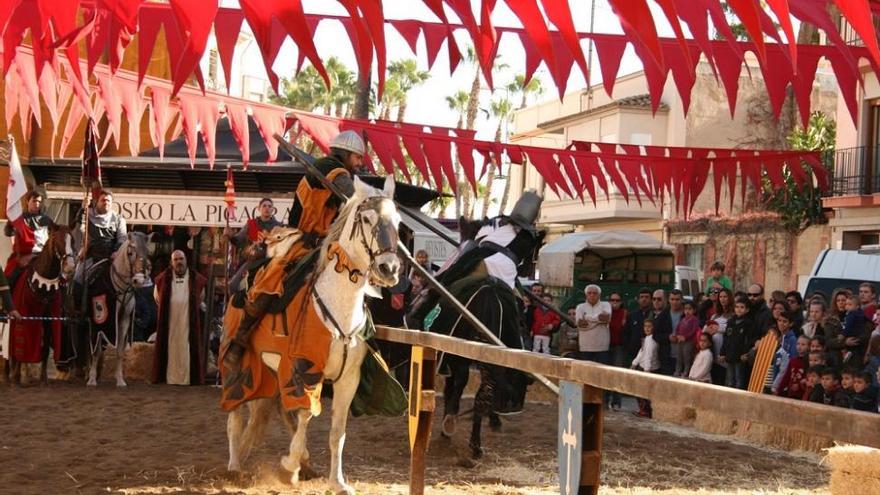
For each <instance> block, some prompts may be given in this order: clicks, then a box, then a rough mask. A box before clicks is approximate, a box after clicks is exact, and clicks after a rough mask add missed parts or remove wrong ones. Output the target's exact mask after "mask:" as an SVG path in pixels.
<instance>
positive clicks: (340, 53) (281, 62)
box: [221, 0, 671, 139]
mask: <svg viewBox="0 0 880 495" xmlns="http://www.w3.org/2000/svg"><path fill="white" fill-rule="evenodd" d="M570 3H571V5H572V14H573V18H574V23H575V28H576V29H577V30H578V31H589V30H590V5H591V2H590V0H580V1H579V0H574V1H571V2H570ZM595 4H596V5H595V25H594V31H596V32H604V33H621V32H622V31H621V29H620V24H619V22H618V21H617V17H616V16H615V15H614V13H613V12H612V11H611V8H610V6H609V5H608V3H607V2H606V1H605V0H596V1H595ZM221 5H223V6H229V7H235V6H237V1H235V0H228V1H224V2H221ZM383 5H384V12H385V16H386V17H387V18H389V19H419V20H427V21H435V20H436V18H435V17H434V15H433V14H432V13H431V12H430V10H428V8H427V7H425V5H424V4H423V3H422V2H420V1H414V0H384V1H383ZM474 5H475V7H476V5H477V3H476V2H474ZM303 6H304V8H305V11H306V12H308V13H321V14H335V15H346V11H345V9H344V8H343V7H342V6H341V5H340V4H339V3H337V2H328V1H326V0H304V1H303ZM652 7H653V5H652ZM448 15H449V18H450V20H455V19H456V16H455V15H454V14H453V13H451V12H449V13H448ZM655 19H656V22H657V24H658V29H659V30H660V33H661V35H670V34H671V31H670V30H669V28H668V25H666V23H665V21H664V20H663V19H662V16H655ZM492 20H493V23H494V24H495V25H496V26H512V27H519V26H520V23H519V20H518V19H517V18H516V16H514V15H513V13H512V12H511V11H510V10H509V9H508V8H507V6H506V5H505V3H504V2H498V4H497V6H496V8H495V11H494V13H493V17H492ZM245 29H247V27H246V24H245ZM456 37H457V40H458V44H459V46H460V47H461V48H462V49H464V47H465V46H467V44H468V43H469V38H468V36H467V33H465V32H464V31H460V32H458V33H457V34H456ZM386 38H387V57H388V61H389V62H390V61H393V60H398V59H403V58H415V59H416V60H417V62H418V64H419V68H420V69H423V70H427V69H428V65H427V57H426V56H425V53H426V51H425V47H424V40H420V41H419V52H418V55H413V54H412V52H411V51H410V49H409V46H408V45H407V44H406V42H405V41H404V40H403V38H402V37H401V36H400V35H399V34H398V33H397V32H396V30H395V29H393V28H390V27H387V28H386ZM315 45H316V46H317V48H318V52H319V54H320V55H321V57H322V58H328V57H330V56H336V57H338V58H340V59H341V60H342V61H343V62H344V63H345V64H347V65H348V66H349V67H351V68H353V69H354V68H355V67H356V62H355V57H354V52H353V50H352V48H351V44H350V43H349V41H348V36H347V34H346V33H345V30H344V29H343V28H342V26H341V25H340V24H339V23H338V22H333V21H325V22H322V23H321V24H320V26H319V27H318V30H317V32H316V33H315ZM582 46H583V47H584V51H585V53H586V52H587V47H588V43H587V42H586V41H584V42H583V43H582ZM443 50H444V51H445V45H444V48H443ZM498 53H499V55H500V61H501V62H502V63H504V64H507V65H508V68H507V69H505V70H503V71H502V72H500V73H498V74H496V75H495V80H496V81H495V86H496V88H503V86H504V85H506V84H507V83H508V82H509V81H510V80H511V79H512V78H513V76H514V75H516V74H521V73H523V72H524V70H525V57H524V52H523V49H522V47H521V46H520V44H519V40H518V39H516V38H512V37H510V38H508V37H505V38H503V39H502V43H501V45H500V47H499V50H498ZM244 63H245V64H253V68H250V67H248V68H247V69H246V71H247V72H254V73H258V74H265V73H264V72H263V69H262V61H260V60H247V61H245V62H244ZM295 63H296V47H295V45H294V44H293V43H292V42H291V41H290V40H287V41H286V42H285V44H284V46H283V47H282V49H281V52H280V54H279V56H278V58H277V60H276V62H275V65H274V69H275V70H276V72H278V73H279V74H280V75H282V76H289V75H292V74H293V69H294V66H295ZM592 67H593V70H592V72H591V74H592V77H591V79H592V80H593V82H594V83H595V82H598V81H599V80H600V77H599V67H598V63H597V62H596V57H595V53H594V55H593V64H592ZM640 69H641V63H640V62H639V60H638V58H636V56H635V55H634V53H633V52H632V48H628V49H627V53H626V54H625V56H624V59H623V62H622V64H621V68H620V75H623V74H627V73H631V72H635V71H638V70H640ZM475 70H476V69H475V68H474V67H473V66H469V65H468V64H466V63H462V64H460V65H459V67H458V69H457V70H456V71H455V73H453V74H452V75H451V76H450V74H449V65H448V61H447V58H446V56H445V54H443V53H441V55H440V56H438V57H437V60H436V62H435V64H434V66H433V67H432V68H431V70H430V72H431V78H430V79H429V80H428V81H427V82H426V83H425V84H424V85H422V86H420V87H418V88H416V89H414V90H413V91H412V92H411V93H410V97H409V102H410V103H409V105H408V109H407V115H406V120H407V121H410V122H418V123H425V124H433V125H444V126H450V127H452V126H455V124H456V121H457V120H458V116H457V115H456V114H455V112H453V111H451V110H450V109H449V108H448V106H447V104H446V100H445V97H446V96H448V95H451V94H453V93H455V92H456V91H458V90H460V89H462V90H466V91H469V90H470V87H471V82H472V80H473V77H474V73H475ZM536 77H537V78H539V79H541V82H542V84H543V86H544V88H545V92H544V94H543V96H541V97H540V99H542V100H546V99H550V98H556V97H557V96H556V95H557V90H556V87H555V86H554V84H553V81H552V79H551V78H550V77H549V75H548V74H547V72H546V69H545V68H544V67H543V65H542V66H541V67H539V68H538V71H537V73H536ZM374 81H375V78H374ZM484 86H485V84H484ZM584 87H586V82H585V81H584V78H583V76H582V74H581V73H580V71H579V70H578V69H577V67H575V68H574V70H572V75H571V77H570V79H569V81H568V88H567V91H569V92H570V91H574V90H577V89H579V88H584ZM502 95H503V90H500V92H496V95H495V96H494V97H496V98H497V97H501V96H502ZM492 97H493V95H491V92H490V90H489V88H488V87H484V89H483V90H482V93H481V107H488V103H489V101H490V99H491V98H492ZM496 126H497V122H493V121H491V120H489V119H488V118H487V117H486V116H485V114H483V113H482V112H480V117H479V119H478V122H477V130H478V137H480V138H484V139H491V138H492V137H493V136H494V133H495V128H496Z"/></svg>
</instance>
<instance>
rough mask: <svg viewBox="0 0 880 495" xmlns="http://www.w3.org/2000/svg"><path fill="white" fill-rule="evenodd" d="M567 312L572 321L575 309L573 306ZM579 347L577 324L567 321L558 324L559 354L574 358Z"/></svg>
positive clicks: (575, 315)
mask: <svg viewBox="0 0 880 495" xmlns="http://www.w3.org/2000/svg"><path fill="white" fill-rule="evenodd" d="M567 314H568V317H569V318H570V319H571V320H572V321H576V318H577V311H575V309H574V308H570V309H569V310H568V312H567ZM579 349H580V348H579V347H578V328H577V325H575V326H571V325H569V324H568V323H567V322H562V324H561V325H559V355H560V356H562V357H570V358H574V357H575V355H576V354H577V353H578V350H579Z"/></svg>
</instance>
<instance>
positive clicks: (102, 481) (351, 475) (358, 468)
mask: <svg viewBox="0 0 880 495" xmlns="http://www.w3.org/2000/svg"><path fill="white" fill-rule="evenodd" d="M218 398H219V390H218V389H217V388H213V387H194V388H181V387H170V386H150V385H145V384H138V383H134V384H130V386H129V388H128V389H124V390H117V389H116V388H115V387H114V386H113V385H112V384H110V383H106V382H105V383H102V384H101V387H100V388H98V389H95V390H89V389H86V388H85V386H84V385H82V384H66V383H53V384H52V385H50V386H49V387H39V386H37V387H28V388H13V387H10V386H7V385H3V386H0V418H2V419H0V493H9V494H31V493H33V494H37V493H39V494H44V493H52V494H61V493H83V494H92V493H122V494H140V493H210V494H233V493H308V494H324V493H325V492H326V490H327V488H328V485H327V483H326V482H325V480H323V479H316V480H311V481H308V482H305V483H303V484H301V485H299V486H297V487H294V486H292V485H290V484H289V482H288V481H287V478H288V475H287V474H286V473H285V472H284V471H283V470H282V469H281V468H280V466H279V458H280V456H281V455H283V454H284V453H286V450H287V446H288V442H289V439H288V437H287V436H286V433H285V432H284V431H283V428H282V426H281V424H280V421H278V420H277V418H276V420H275V421H274V424H275V426H273V427H270V428H269V432H268V435H267V439H266V442H265V443H264V445H263V446H262V447H261V448H259V449H258V450H257V451H256V452H255V453H254V455H253V456H252V457H251V459H250V461H249V462H248V464H247V465H246V466H245V468H246V469H247V471H248V474H246V475H244V476H243V477H240V478H236V477H232V476H230V475H229V474H227V472H226V461H227V451H226V429H225V424H226V421H225V419H226V418H225V414H224V413H223V412H222V411H221V410H220V408H219V406H218ZM326 407H327V408H328V410H329V404H327V405H326ZM463 407H467V404H465V405H464V406H463ZM556 415H557V411H556V407H555V406H554V405H550V404H529V405H528V406H527V408H526V410H525V412H524V413H523V414H521V415H518V416H513V417H510V418H506V419H505V423H504V427H503V430H502V432H500V433H495V432H491V431H490V430H489V429H488V428H487V427H484V429H483V431H484V437H483V438H484V441H483V442H484V443H483V445H484V448H485V451H486V455H485V458H484V459H483V460H482V461H481V462H480V463H479V464H478V465H477V466H476V467H472V468H464V467H460V466H459V465H458V463H459V461H460V458H459V454H458V452H459V451H460V452H462V453H463V452H465V451H466V448H465V447H466V444H467V435H466V432H465V431H464V430H463V429H461V428H460V431H459V432H458V433H457V435H456V438H455V439H454V440H453V441H452V442H449V441H448V440H443V439H441V438H440V437H439V434H438V433H437V428H436V426H437V425H438V424H439V421H435V432H434V433H435V435H434V440H433V441H432V444H431V450H430V451H429V458H428V466H429V467H428V472H427V480H428V483H429V485H430V486H429V489H428V493H433V494H444V495H447V494H483V495H489V494H491V495H504V494H544V493H547V494H549V493H558V485H557V484H556V483H557V475H556V469H557V468H556V459H555V457H556ZM465 423H466V422H465ZM461 424H464V423H461ZM605 424H606V428H605V438H604V442H605V450H604V459H603V466H602V482H603V488H602V491H601V493H603V494H614V495H617V494H641V493H664V494H667V493H668V494H697V493H730V494H734V493H738V494H743V493H761V494H771V493H778V494H783V493H784V494H801V493H811V494H812V493H826V492H827V485H828V477H829V474H828V472H827V468H826V467H825V466H823V465H822V463H821V459H820V458H819V457H818V456H815V455H808V454H799V455H792V454H788V453H785V452H779V451H773V450H769V449H763V448H758V447H754V446H750V445H746V444H743V443H735V442H731V441H729V440H727V439H723V438H721V437H713V436H708V435H703V434H698V433H695V432H693V431H690V430H686V429H681V428H677V427H671V426H666V425H661V424H657V423H655V422H652V421H648V420H641V419H638V418H635V417H633V416H632V415H630V414H628V413H626V412H616V413H608V414H607V415H606V423H605ZM328 425H329V414H324V415H322V416H321V417H319V418H317V419H315V420H313V421H312V423H311V425H310V426H311V427H310V432H309V448H310V451H311V454H312V462H313V466H314V467H315V468H316V469H317V470H318V472H320V473H326V471H327V469H328V459H327V455H328V448H327V430H328ZM406 432H407V427H406V419H405V418H358V419H352V420H350V421H349V426H348V436H347V442H346V448H345V454H344V469H345V472H346V475H347V477H348V480H349V482H351V483H352V484H353V485H354V486H355V488H356V489H357V490H358V493H362V494H383V495H384V494H398V493H399V494H403V493H407V479H408V469H409V456H408V445H409V444H408V442H407V433H406Z"/></svg>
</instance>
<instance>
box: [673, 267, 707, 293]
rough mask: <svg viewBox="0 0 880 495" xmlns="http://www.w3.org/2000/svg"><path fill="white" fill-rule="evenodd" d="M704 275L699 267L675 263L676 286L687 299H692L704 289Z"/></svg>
mask: <svg viewBox="0 0 880 495" xmlns="http://www.w3.org/2000/svg"><path fill="white" fill-rule="evenodd" d="M702 280H703V275H702V273H700V270H699V269H698V268H694V267H692V266H687V265H675V287H676V288H677V289H679V290H680V291H681V294H682V296H684V298H685V299H686V300H691V299H693V298H695V297H696V296H697V294H699V293H700V291H701V290H702V289H703V282H702Z"/></svg>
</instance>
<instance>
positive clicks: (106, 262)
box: [85, 258, 110, 287]
mask: <svg viewBox="0 0 880 495" xmlns="http://www.w3.org/2000/svg"><path fill="white" fill-rule="evenodd" d="M109 273H110V259H109V258H105V259H103V260H101V261H98V262H97V263H95V264H93V265H92V266H90V267H89V269H88V271H86V275H85V281H86V286H87V287H92V286H94V285H95V284H96V283H97V282H98V281H99V280H102V279H103V278H104V277H106V276H107V274H109Z"/></svg>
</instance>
